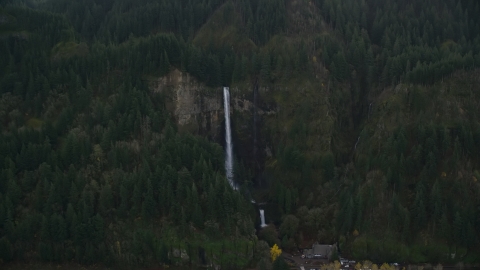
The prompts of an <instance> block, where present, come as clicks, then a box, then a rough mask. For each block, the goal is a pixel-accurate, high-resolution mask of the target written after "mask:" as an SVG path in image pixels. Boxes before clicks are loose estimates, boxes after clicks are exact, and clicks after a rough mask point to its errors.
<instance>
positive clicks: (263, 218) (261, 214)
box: [260, 209, 267, 228]
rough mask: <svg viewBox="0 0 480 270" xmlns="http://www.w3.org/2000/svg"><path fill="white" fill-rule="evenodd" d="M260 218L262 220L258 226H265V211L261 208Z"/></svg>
mask: <svg viewBox="0 0 480 270" xmlns="http://www.w3.org/2000/svg"><path fill="white" fill-rule="evenodd" d="M260 220H261V221H262V224H260V227H262V228H263V227H265V226H267V224H265V212H264V211H263V209H260Z"/></svg>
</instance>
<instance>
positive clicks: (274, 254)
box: [270, 244, 282, 262]
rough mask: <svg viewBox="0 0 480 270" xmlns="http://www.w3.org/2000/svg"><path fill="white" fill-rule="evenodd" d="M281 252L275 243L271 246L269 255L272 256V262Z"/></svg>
mask: <svg viewBox="0 0 480 270" xmlns="http://www.w3.org/2000/svg"><path fill="white" fill-rule="evenodd" d="M280 254H282V250H281V249H279V248H278V246H277V244H275V245H273V247H272V248H271V249H270V257H271V258H272V262H274V261H275V260H276V259H277V258H278V256H280Z"/></svg>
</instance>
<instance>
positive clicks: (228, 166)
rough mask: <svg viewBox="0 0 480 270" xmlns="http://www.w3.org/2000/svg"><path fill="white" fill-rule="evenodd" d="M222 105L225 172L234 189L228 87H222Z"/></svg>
mask: <svg viewBox="0 0 480 270" xmlns="http://www.w3.org/2000/svg"><path fill="white" fill-rule="evenodd" d="M223 107H224V110H225V143H226V144H225V172H226V173H227V180H228V183H229V184H230V186H231V187H232V188H233V189H234V190H236V189H237V187H236V185H235V183H234V182H233V150H232V131H231V126H230V92H229V89H228V87H223Z"/></svg>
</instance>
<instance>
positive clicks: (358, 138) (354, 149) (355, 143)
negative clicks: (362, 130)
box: [353, 136, 360, 150]
mask: <svg viewBox="0 0 480 270" xmlns="http://www.w3.org/2000/svg"><path fill="white" fill-rule="evenodd" d="M359 141H360V136H358V139H357V142H356V143H355V148H354V149H353V150H357V144H358V142H359Z"/></svg>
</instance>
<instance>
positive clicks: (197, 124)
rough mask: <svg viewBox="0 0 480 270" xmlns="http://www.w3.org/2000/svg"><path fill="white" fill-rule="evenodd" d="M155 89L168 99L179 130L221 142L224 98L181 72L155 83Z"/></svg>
mask: <svg viewBox="0 0 480 270" xmlns="http://www.w3.org/2000/svg"><path fill="white" fill-rule="evenodd" d="M152 89H153V90H154V91H156V92H162V93H164V94H166V97H167V109H169V110H170V111H172V112H173V114H174V115H175V118H176V122H177V126H178V129H179V130H180V131H187V132H192V133H193V134H200V135H204V136H207V137H209V138H211V139H213V140H216V141H217V140H218V139H219V135H220V128H221V127H220V126H221V123H222V121H223V119H224V117H223V95H222V93H221V91H218V89H209V88H207V87H205V86H204V85H202V84H200V83H198V82H197V81H196V80H195V79H194V78H192V77H191V76H190V75H188V74H186V73H182V72H180V71H178V70H174V71H172V72H171V73H170V74H169V75H167V76H165V77H162V78H158V79H157V80H155V81H154V82H152Z"/></svg>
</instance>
